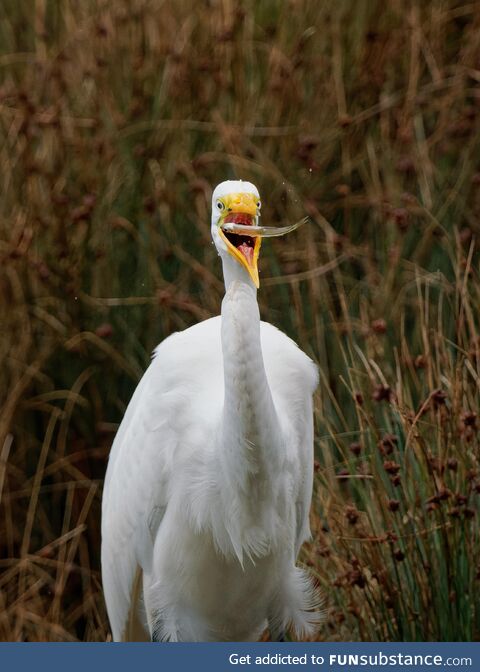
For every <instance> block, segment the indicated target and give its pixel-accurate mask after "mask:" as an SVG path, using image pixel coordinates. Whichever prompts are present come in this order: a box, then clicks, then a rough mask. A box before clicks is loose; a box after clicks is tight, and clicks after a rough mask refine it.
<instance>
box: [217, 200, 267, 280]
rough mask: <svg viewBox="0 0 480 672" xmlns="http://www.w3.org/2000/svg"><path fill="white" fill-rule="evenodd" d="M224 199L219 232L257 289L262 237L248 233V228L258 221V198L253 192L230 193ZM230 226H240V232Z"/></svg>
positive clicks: (229, 250)
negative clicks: (223, 211) (223, 212)
mask: <svg viewBox="0 0 480 672" xmlns="http://www.w3.org/2000/svg"><path fill="white" fill-rule="evenodd" d="M224 201H225V206H226V207H225V214H224V215H223V216H222V217H221V220H220V226H219V228H218V231H219V234H220V236H221V237H222V238H223V240H224V241H225V243H226V245H227V250H228V252H229V253H230V254H231V255H232V257H234V258H235V259H236V260H237V261H238V262H240V263H241V264H242V266H243V267H244V268H245V270H246V271H247V273H248V274H249V276H250V277H251V278H252V281H253V283H254V285H255V287H257V289H258V287H259V286H260V280H259V277H258V255H259V254H260V246H261V244H262V238H261V236H258V235H256V236H250V235H249V232H250V229H251V228H253V227H255V226H256V224H257V221H258V205H257V202H258V198H257V197H256V196H255V195H254V194H230V195H229V196H228V197H226V198H225V199H224ZM232 226H241V228H242V232H241V233H237V232H235V231H233V230H230V227H232Z"/></svg>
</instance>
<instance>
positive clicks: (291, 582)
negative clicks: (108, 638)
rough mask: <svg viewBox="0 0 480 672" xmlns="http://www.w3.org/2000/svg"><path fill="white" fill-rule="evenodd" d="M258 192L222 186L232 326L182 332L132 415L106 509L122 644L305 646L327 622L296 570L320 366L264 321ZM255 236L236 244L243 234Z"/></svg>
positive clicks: (114, 613) (114, 610)
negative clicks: (289, 637)
mask: <svg viewBox="0 0 480 672" xmlns="http://www.w3.org/2000/svg"><path fill="white" fill-rule="evenodd" d="M260 207H261V204H260V198H259V194H258V190H257V188H256V187H255V186H254V185H253V184H251V183H249V182H243V181H241V180H240V181H227V182H222V183H221V184H220V185H218V186H217V188H216V189H215V191H214V193H213V197H212V226H211V231H212V237H213V241H214V243H215V246H216V248H217V250H218V253H219V255H220V257H221V259H222V262H223V274H224V279H225V289H226V292H225V298H224V299H223V302H222V311H221V315H220V316H218V317H214V318H211V319H208V320H205V321H204V322H201V323H199V324H197V325H195V326H193V327H190V328H189V329H186V330H185V331H182V332H178V333H175V334H172V335H171V336H170V337H168V338H167V339H165V340H164V341H163V342H162V343H161V344H160V345H159V346H158V347H157V348H156V350H155V353H154V357H153V361H152V363H151V364H150V366H149V368H148V369H147V371H146V373H145V375H144V376H143V378H142V380H141V381H140V383H139V385H138V387H137V389H136V391H135V393H134V395H133V397H132V399H131V401H130V404H129V405H128V408H127V410H126V413H125V416H124V418H123V421H122V423H121V425H120V428H119V430H118V433H117V435H116V438H115V441H114V443H113V447H112V450H111V453H110V459H109V463H108V469H107V474H106V479H105V488H104V493H103V503H102V574H103V586H104V592H105V598H106V604H107V610H108V616H109V619H110V624H111V627H112V633H113V639H114V640H117V641H118V640H126V641H132V640H149V639H151V640H154V641H248V640H256V639H258V638H259V637H260V635H261V634H262V632H263V631H264V629H265V628H266V627H267V625H268V627H269V628H270V632H271V635H272V638H276V639H281V638H282V637H283V633H284V632H285V630H286V629H287V628H290V627H292V628H293V629H294V630H295V632H296V634H297V636H298V637H302V636H309V635H311V634H312V633H313V632H314V631H315V630H316V626H317V623H318V620H319V612H318V610H317V609H316V606H317V605H316V603H317V600H316V596H315V591H314V589H313V587H312V582H311V579H310V578H309V576H308V574H307V573H306V572H305V571H304V570H303V569H301V568H299V567H296V565H295V563H296V559H297V555H298V552H299V550H300V547H301V545H302V544H303V542H304V541H305V540H306V539H308V538H309V536H310V527H309V509H310V503H311V497H312V482H313V411H312V394H313V392H314V390H315V388H316V386H317V384H318V372H317V368H316V366H315V364H314V363H313V362H312V360H311V359H309V358H308V357H307V356H306V355H305V354H304V353H303V352H302V351H301V350H300V349H299V348H298V346H297V345H296V344H295V343H294V342H293V341H292V340H290V338H288V337H287V336H285V334H283V333H282V332H280V331H279V330H278V329H276V328H275V327H273V326H272V325H271V324H269V323H268V322H261V321H260V317H259V310H258V304H257V298H256V294H257V288H258V286H259V279H258V267H257V261H258V255H259V251H260V244H261V238H262V236H265V235H282V234H283V233H285V232H288V231H289V230H291V229H292V227H285V228H283V229H282V228H279V229H278V228H277V229H273V228H272V229H269V228H268V227H267V228H263V227H259V226H258V218H259V214H260ZM245 227H251V228H249V231H251V232H252V235H251V236H246V235H243V234H242V233H235V230H237V231H240V232H244V231H245Z"/></svg>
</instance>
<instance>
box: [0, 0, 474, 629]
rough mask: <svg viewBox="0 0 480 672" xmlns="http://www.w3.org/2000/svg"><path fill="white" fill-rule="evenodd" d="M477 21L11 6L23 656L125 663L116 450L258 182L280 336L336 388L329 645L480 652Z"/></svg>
mask: <svg viewBox="0 0 480 672" xmlns="http://www.w3.org/2000/svg"><path fill="white" fill-rule="evenodd" d="M479 130H480V3H478V2H466V1H464V2H456V1H451V0H432V1H431V2H427V3H426V2H421V1H420V0H392V1H391V2H388V3H386V2H377V1H376V0H355V1H354V0H343V1H342V2H336V1H335V2H334V1H333V0H332V1H330V0H324V1H322V2H318V1H317V0H288V1H287V0H278V1H273V0H259V1H258V2H256V1H254V0H236V2H233V1H231V0H204V1H201V0H197V1H195V2H194V1H193V0H176V1H175V2H173V1H172V0H170V1H164V2H162V1H161V0H116V2H107V1H106V0H84V1H83V2H75V1H74V0H60V1H57V0H20V1H18V0H3V2H2V3H1V5H0V183H1V186H0V261H1V264H0V325H1V329H0V381H1V385H0V497H1V501H0V639H2V640H29V641H32V640H35V641H36V640H50V641H51V640H57V641H58V640H62V641H65V640H66V641H76V640H87V641H104V640H105V639H108V638H109V637H110V632H109V626H108V621H107V618H106V613H105V607H104V601H103V596H102V589H101V577H100V568H99V550H100V502H101V493H102V480H103V476H104V472H105V468H106V463H107V458H108V453H109V448H110V445H111V442H112V440H113V437H114V435H115V431H116V428H117V427H118V423H119V422H120V420H121V418H122V415H123V412H124V410H125V407H126V404H127V403H128V400H129V398H130V395H131V394H132V391H133V389H134V387H135V385H136V383H137V382H138V380H139V378H140V376H141V375H142V372H143V371H144V370H145V368H146V367H147V366H148V363H149V359H150V353H151V351H152V349H153V347H154V346H155V345H156V344H157V343H158V342H159V341H160V340H161V339H163V338H164V337H165V336H167V335H168V334H170V333H172V332H173V331H176V330H179V329H183V328H185V327H188V326H189V325H191V324H194V323H195V322H198V321H200V320H203V319H205V318H208V317H210V316H212V315H215V314H218V313H219V309H220V302H221V299H222V296H223V291H224V290H223V282H222V276H221V266H220V263H219V260H218V259H217V257H216V253H215V249H214V248H213V246H212V244H211V238H210V213H209V207H210V198H211V190H212V187H213V186H215V184H217V183H218V182H220V181H222V180H224V179H228V178H234V177H239V178H243V179H248V180H251V181H253V182H254V183H255V184H256V185H257V186H258V187H259V189H260V193H261V195H262V200H263V209H262V213H263V222H264V224H266V225H272V224H274V223H276V222H283V223H286V222H292V221H296V220H297V219H299V218H301V217H303V216H304V215H306V214H307V215H309V217H310V224H309V225H307V226H304V227H302V228H301V229H300V230H299V231H298V232H297V233H295V234H291V235H290V236H289V237H288V240H286V239H285V240H283V239H278V240H276V239H273V240H269V241H266V242H265V243H264V245H263V246H262V255H261V259H260V265H261V290H260V292H259V302H260V307H261V313H262V317H263V319H265V320H268V321H270V322H272V323H273V324H276V325H277V326H279V327H280V328H281V329H282V330H284V331H285V332H286V333H287V334H288V335H290V336H291V337H293V338H294V339H295V340H296V341H297V342H298V343H299V345H300V346H301V347H302V348H303V349H304V350H305V351H306V352H307V353H308V354H309V355H310V356H312V357H313V358H314V359H315V360H316V361H317V362H318V363H319V365H320V371H321V384H320V388H319V391H318V395H317V397H316V403H315V406H316V463H315V471H316V474H315V479H316V485H315V493H314V502H313V509H312V526H313V533H314V534H313V539H312V542H311V543H310V544H307V545H306V546H305V547H304V549H303V551H302V555H301V561H302V562H303V563H304V564H307V565H309V566H310V568H311V571H312V573H313V574H314V575H315V577H316V580H317V582H318V584H319V586H320V587H321V589H322V590H323V592H324V595H325V608H326V619H325V622H324V625H323V627H322V629H321V631H320V633H319V639H321V640H377V641H378V640H379V641H385V640H471V639H479V638H480V607H479V604H480V564H479V558H480V532H479V522H478V516H479V510H480V470H479V459H480V453H479V442H478V439H479V437H478V429H479V426H478V423H479V419H478V417H477V413H478V409H479V401H480V399H479V397H480V391H479V390H480V325H479V315H480V278H479V265H478V262H479V247H478V245H479V235H480V159H479V157H480V154H479V145H480V134H479Z"/></svg>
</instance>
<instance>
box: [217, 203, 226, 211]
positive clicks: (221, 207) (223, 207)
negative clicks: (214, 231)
mask: <svg viewBox="0 0 480 672" xmlns="http://www.w3.org/2000/svg"><path fill="white" fill-rule="evenodd" d="M216 205H217V210H220V211H222V210H224V209H225V205H224V204H223V203H222V201H217V203H216Z"/></svg>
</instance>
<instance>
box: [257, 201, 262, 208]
mask: <svg viewBox="0 0 480 672" xmlns="http://www.w3.org/2000/svg"><path fill="white" fill-rule="evenodd" d="M261 207H262V201H261V200H260V199H258V201H257V209H258V210H260V208H261Z"/></svg>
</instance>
